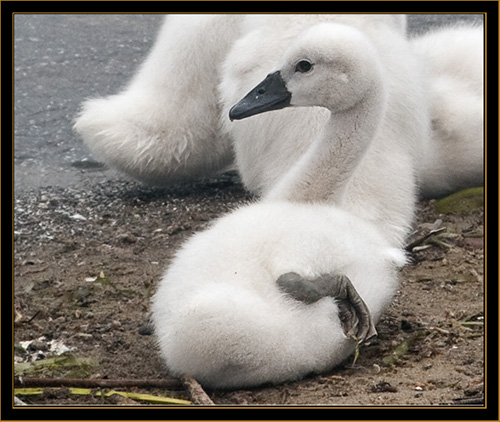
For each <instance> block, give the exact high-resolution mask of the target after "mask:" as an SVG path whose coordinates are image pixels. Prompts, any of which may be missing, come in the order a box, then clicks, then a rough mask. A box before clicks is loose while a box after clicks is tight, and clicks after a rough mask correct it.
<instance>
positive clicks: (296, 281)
mask: <svg viewBox="0 0 500 422" xmlns="http://www.w3.org/2000/svg"><path fill="white" fill-rule="evenodd" d="M277 283H278V287H279V288H280V289H281V290H282V291H283V292H285V293H287V294H289V295H290V296H292V297H293V298H294V299H296V300H299V301H301V302H304V303H307V304H310V303H314V302H316V301H318V300H320V299H321V298H323V297H326V296H331V297H333V298H335V299H336V301H337V302H338V306H339V317H340V322H341V324H342V329H343V331H344V333H345V335H346V336H347V337H354V338H355V339H356V340H358V341H359V342H362V341H366V340H368V339H369V338H371V337H374V336H376V335H377V330H376V329H375V325H374V323H373V319H372V316H371V314H370V310H369V309H368V307H367V306H366V304H365V302H363V299H361V296H359V294H358V292H357V291H356V289H355V288H354V286H353V285H352V283H351V280H349V278H348V277H346V276H345V275H343V274H325V275H321V276H319V277H318V278H315V279H314V280H307V279H305V278H303V277H301V276H300V275H299V274H297V273H293V272H291V273H286V274H283V275H281V276H280V277H279V278H278V280H277Z"/></svg>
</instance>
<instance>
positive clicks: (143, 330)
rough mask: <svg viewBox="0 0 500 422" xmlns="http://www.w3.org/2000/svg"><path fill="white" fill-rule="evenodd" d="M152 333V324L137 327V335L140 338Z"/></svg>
mask: <svg viewBox="0 0 500 422" xmlns="http://www.w3.org/2000/svg"><path fill="white" fill-rule="evenodd" d="M153 332H154V328H153V324H149V323H147V324H144V325H143V326H141V327H139V334H140V335H141V336H150V335H152V334H153Z"/></svg>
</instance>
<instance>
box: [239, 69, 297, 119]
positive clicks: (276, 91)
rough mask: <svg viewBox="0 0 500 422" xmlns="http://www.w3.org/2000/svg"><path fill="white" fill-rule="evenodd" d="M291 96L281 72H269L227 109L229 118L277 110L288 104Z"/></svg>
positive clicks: (243, 117) (242, 117)
mask: <svg viewBox="0 0 500 422" xmlns="http://www.w3.org/2000/svg"><path fill="white" fill-rule="evenodd" d="M291 98H292V94H290V92H288V90H287V89H286V85H285V81H284V80H283V78H282V77H281V73H280V72H279V71H278V72H274V73H270V74H269V75H267V77H266V79H264V80H263V81H262V82H261V83H260V84H259V85H257V86H256V87H255V88H254V89H252V90H251V91H250V92H249V93H248V94H247V95H246V96H245V97H244V98H243V99H242V100H241V101H240V102H239V103H237V104H235V105H234V106H233V107H232V108H231V110H229V118H230V119H231V120H241V119H245V118H247V117H250V116H254V115H256V114H260V113H265V112H266V111H271V110H279V109H282V108H285V107H287V106H289V105H290V100H291Z"/></svg>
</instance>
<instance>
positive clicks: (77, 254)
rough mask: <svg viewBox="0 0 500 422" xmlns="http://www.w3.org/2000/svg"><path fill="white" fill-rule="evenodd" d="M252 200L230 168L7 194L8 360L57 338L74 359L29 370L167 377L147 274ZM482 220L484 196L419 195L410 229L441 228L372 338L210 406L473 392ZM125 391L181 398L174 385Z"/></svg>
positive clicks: (476, 395) (406, 273)
mask: <svg viewBox="0 0 500 422" xmlns="http://www.w3.org/2000/svg"><path fill="white" fill-rule="evenodd" d="M251 200H252V198H251V197H250V195H249V194H248V193H247V192H245V190H244V189H243V188H242V186H241V185H240V184H239V181H238V179H237V177H236V176H235V175H234V174H226V175H223V176H221V177H220V178H218V179H215V180H210V181H206V182H202V183H198V184H192V185H188V186H183V187H178V188H174V189H170V190H154V189H149V188H146V187H143V186H140V185H137V184H135V183H133V182H117V181H113V182H104V183H99V184H95V185H89V186H88V187H87V188H86V189H78V190H75V189H71V188H66V189H61V188H50V187H49V188H43V189H41V190H38V191H36V192H28V193H23V194H22V195H21V196H19V197H17V198H16V199H15V209H14V211H15V214H14V222H15V232H14V277H15V284H14V290H15V297H14V306H15V319H16V322H15V336H14V341H15V344H16V347H15V361H16V362H18V363H23V362H26V361H29V359H30V358H29V357H31V358H32V357H33V356H34V354H37V355H38V357H39V358H40V359H41V360H39V361H38V362H43V359H44V358H45V359H48V358H51V356H52V354H51V351H50V350H51V349H50V347H51V346H50V345H53V344H59V345H63V346H64V347H67V348H68V350H69V351H68V352H66V355H63V356H70V357H71V358H72V359H75V360H76V362H77V363H78V362H85V365H82V364H75V365H73V366H71V365H70V366H42V367H38V368H37V369H36V371H35V372H34V373H31V374H27V375H26V376H28V375H29V376H39V377H42V376H45V377H47V376H48V377H56V376H57V377H75V376H77V377H85V378H99V379H101V378H104V379H115V378H129V379H130V378H141V379H144V378H148V379H161V378H162V377H164V376H165V375H167V371H166V369H165V367H164V366H163V364H162V361H161V360H160V358H159V355H158V352H157V348H156V344H155V340H154V336H153V335H151V326H150V324H149V317H150V313H149V302H150V297H151V294H152V293H153V292H154V290H155V286H156V283H157V282H158V280H159V278H160V277H161V275H162V273H163V271H164V270H165V268H166V266H167V265H168V263H169V260H170V259H171V258H172V257H173V255H174V253H175V251H176V250H177V249H178V247H179V246H180V245H181V244H182V243H183V242H184V241H185V240H186V238H188V237H189V236H190V235H192V234H193V233H195V232H197V231H200V230H203V229H204V228H206V227H207V226H208V225H209V224H210V222H211V221H213V220H214V218H216V217H217V216H220V215H223V214H224V213H226V212H228V211H229V210H231V209H234V208H236V207H238V206H239V205H241V204H243V203H246V202H248V201H251ZM439 219H441V220H442V223H441V224H440V225H439V222H438V223H436V220H439ZM483 221H484V209H483V208H478V209H475V210H473V211H470V212H467V213H465V214H461V215H457V214H447V215H440V214H437V213H436V212H435V210H434V201H425V202H421V203H420V204H419V207H418V212H417V221H416V223H415V227H416V228H419V229H426V228H429V227H430V228H433V227H432V225H433V224H434V227H437V226H440V227H446V229H445V230H444V231H441V232H439V234H436V235H435V236H433V237H431V238H430V239H428V240H426V241H425V245H419V248H418V249H420V250H419V251H415V252H414V253H412V255H411V262H410V263H409V264H408V265H407V266H406V267H405V268H404V269H403V271H402V272H401V284H400V288H399V291H398V294H397V296H396V297H395V299H394V301H393V303H392V305H391V306H390V307H389V309H388V310H387V311H386V313H385V315H384V317H383V318H382V320H381V321H380V322H379V324H378V325H377V329H378V332H379V336H378V337H377V338H376V339H374V340H372V341H370V342H369V343H368V344H366V345H364V346H363V347H362V348H361V350H360V356H359V358H358V359H357V361H356V362H355V364H354V365H353V361H352V358H351V359H350V360H349V361H347V362H346V363H345V364H344V365H343V366H341V367H339V368H337V369H335V370H334V371H333V372H331V373H328V374H322V375H319V376H311V377H308V378H306V379H304V380H302V381H299V382H294V383H287V384H283V385H279V386H266V387H262V388H256V389H251V390H239V391H230V392H210V397H211V398H212V400H213V401H214V402H215V403H216V404H221V405H222V404H233V405H234V404H244V405H258V404H259V405H260V404H282V405H287V404H324V405H337V404H349V405H361V404H372V405H373V404H375V405H396V404H397V405H440V404H444V405H453V404H481V403H482V400H483V397H484V395H483V377H484V347H483V346H484V313H483V312H484V307H483V299H484V288H483V265H484V250H483V248H484V245H483V239H484V224H483ZM422 246H424V247H422ZM23 342H31V343H23ZM49 343H50V344H49ZM23 344H24V346H26V347H23V346H22V345H23ZM84 359H86V360H85V361H83V360H84ZM75 371H76V372H75ZM122 390H123V389H122ZM134 391H135V392H143V393H149V394H160V395H168V396H170V397H178V398H188V397H186V395H185V393H184V392H183V391H176V392H172V391H165V390H159V389H134ZM20 397H21V398H22V400H23V401H24V402H26V403H28V404H55V403H57V404H99V405H102V404H117V403H120V401H117V398H116V396H111V397H107V398H103V397H98V396H96V395H95V394H94V395H84V396H75V395H74V394H70V393H69V392H68V390H65V389H63V390H46V391H45V393H44V394H43V395H38V396H20ZM127 403H128V404H130V402H129V401H128V402H127ZM136 403H137V404H142V402H140V401H138V402H136Z"/></svg>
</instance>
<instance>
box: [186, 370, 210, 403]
mask: <svg viewBox="0 0 500 422" xmlns="http://www.w3.org/2000/svg"><path fill="white" fill-rule="evenodd" d="M180 379H181V382H182V383H183V384H184V386H185V387H186V389H187V390H188V391H189V395H190V396H191V400H192V401H193V403H195V404H203V405H208V406H214V405H215V403H214V402H213V401H212V399H211V398H210V397H208V394H207V393H205V390H203V387H202V386H201V385H200V384H199V383H198V381H196V380H195V379H194V378H193V377H192V376H190V375H182V376H181V378H180Z"/></svg>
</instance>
